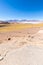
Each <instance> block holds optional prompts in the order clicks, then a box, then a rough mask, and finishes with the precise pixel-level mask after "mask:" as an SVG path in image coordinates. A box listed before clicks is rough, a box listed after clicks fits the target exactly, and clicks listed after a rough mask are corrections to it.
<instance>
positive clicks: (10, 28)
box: [0, 23, 43, 32]
mask: <svg viewBox="0 0 43 65" xmlns="http://www.w3.org/2000/svg"><path fill="white" fill-rule="evenodd" d="M3 25H5V26H3ZM0 26H2V27H0V32H6V31H14V30H21V29H26V28H32V27H43V23H41V24H40V23H39V24H0Z"/></svg>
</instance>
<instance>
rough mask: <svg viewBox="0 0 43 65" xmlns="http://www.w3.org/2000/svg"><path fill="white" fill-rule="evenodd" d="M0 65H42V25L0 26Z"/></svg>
mask: <svg viewBox="0 0 43 65" xmlns="http://www.w3.org/2000/svg"><path fill="white" fill-rule="evenodd" d="M0 65H43V23H39V24H22V23H20V24H19V23H10V24H0Z"/></svg>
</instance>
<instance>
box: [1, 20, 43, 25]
mask: <svg viewBox="0 0 43 65" xmlns="http://www.w3.org/2000/svg"><path fill="white" fill-rule="evenodd" d="M38 22H43V21H40V20H7V21H1V20H0V24H10V23H38Z"/></svg>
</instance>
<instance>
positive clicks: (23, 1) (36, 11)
mask: <svg viewBox="0 0 43 65" xmlns="http://www.w3.org/2000/svg"><path fill="white" fill-rule="evenodd" d="M10 19H30V20H32V19H33V20H43V0H0V20H10Z"/></svg>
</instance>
